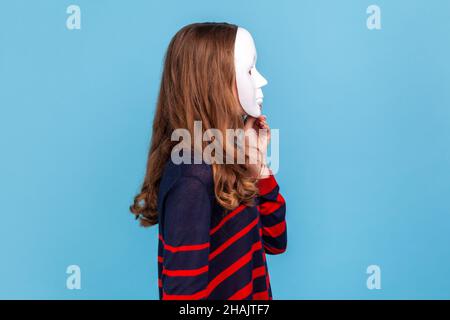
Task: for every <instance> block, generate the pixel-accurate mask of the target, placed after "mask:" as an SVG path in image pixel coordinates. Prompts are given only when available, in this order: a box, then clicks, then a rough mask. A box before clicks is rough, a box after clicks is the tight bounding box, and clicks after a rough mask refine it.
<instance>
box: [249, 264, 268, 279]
mask: <svg viewBox="0 0 450 320" xmlns="http://www.w3.org/2000/svg"><path fill="white" fill-rule="evenodd" d="M265 274H266V268H265V267H264V266H261V267H258V268H255V269H253V271H252V278H253V279H256V278H258V277H261V276H264V275H265Z"/></svg>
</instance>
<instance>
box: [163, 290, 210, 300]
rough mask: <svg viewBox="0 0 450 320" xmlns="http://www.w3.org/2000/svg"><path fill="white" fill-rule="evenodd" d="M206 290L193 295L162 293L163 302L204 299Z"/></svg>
mask: <svg viewBox="0 0 450 320" xmlns="http://www.w3.org/2000/svg"><path fill="white" fill-rule="evenodd" d="M205 296H206V290H202V291H199V292H197V293H194V294H183V295H181V294H167V293H165V292H164V291H163V297H162V298H163V300H200V299H203V298H205Z"/></svg>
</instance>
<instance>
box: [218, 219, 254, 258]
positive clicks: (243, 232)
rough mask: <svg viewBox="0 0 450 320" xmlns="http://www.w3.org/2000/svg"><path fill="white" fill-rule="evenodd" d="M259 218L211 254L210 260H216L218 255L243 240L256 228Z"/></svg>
mask: <svg viewBox="0 0 450 320" xmlns="http://www.w3.org/2000/svg"><path fill="white" fill-rule="evenodd" d="M258 219H259V217H256V218H255V219H254V220H253V221H252V222H250V223H249V224H248V225H247V226H246V227H245V228H243V229H242V230H241V231H239V232H238V233H236V234H235V235H233V236H232V237H231V238H230V239H228V240H227V241H225V242H224V243H223V244H222V245H221V246H220V247H218V248H217V249H216V250H214V251H213V252H211V253H210V255H209V260H212V259H214V258H215V257H216V256H217V255H218V254H220V253H221V252H223V251H224V250H225V249H226V248H228V247H229V246H231V245H232V244H233V243H235V242H236V241H237V240H238V239H240V238H242V237H243V236H244V235H246V234H247V233H249V231H250V230H251V229H252V228H253V227H254V226H256V224H257V223H258Z"/></svg>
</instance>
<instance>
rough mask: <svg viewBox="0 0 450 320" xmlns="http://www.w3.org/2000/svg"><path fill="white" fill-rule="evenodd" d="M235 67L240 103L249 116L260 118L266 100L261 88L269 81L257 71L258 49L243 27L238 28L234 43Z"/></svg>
mask: <svg viewBox="0 0 450 320" xmlns="http://www.w3.org/2000/svg"><path fill="white" fill-rule="evenodd" d="M234 65H235V70H236V86H237V91H238V96H239V102H240V103H241V106H242V108H243V109H244V111H245V112H246V113H247V114H248V115H250V116H252V117H259V116H260V115H261V108H262V103H263V98H264V95H263V93H262V90H261V88H262V87H263V86H265V85H266V84H267V80H266V79H265V78H264V77H263V76H262V75H261V74H260V73H259V72H258V70H256V67H255V65H256V48H255V43H254V41H253V38H252V35H251V34H250V32H248V31H247V30H245V29H244V28H241V27H238V30H237V33H236V40H235V43H234Z"/></svg>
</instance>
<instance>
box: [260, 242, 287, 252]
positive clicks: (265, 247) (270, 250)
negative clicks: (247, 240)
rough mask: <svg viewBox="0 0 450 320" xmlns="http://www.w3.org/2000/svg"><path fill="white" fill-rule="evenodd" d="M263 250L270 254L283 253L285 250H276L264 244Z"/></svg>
mask: <svg viewBox="0 0 450 320" xmlns="http://www.w3.org/2000/svg"><path fill="white" fill-rule="evenodd" d="M264 249H266V250H268V251H269V252H271V253H283V252H284V251H286V249H277V248H274V247H271V246H269V245H268V244H264Z"/></svg>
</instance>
